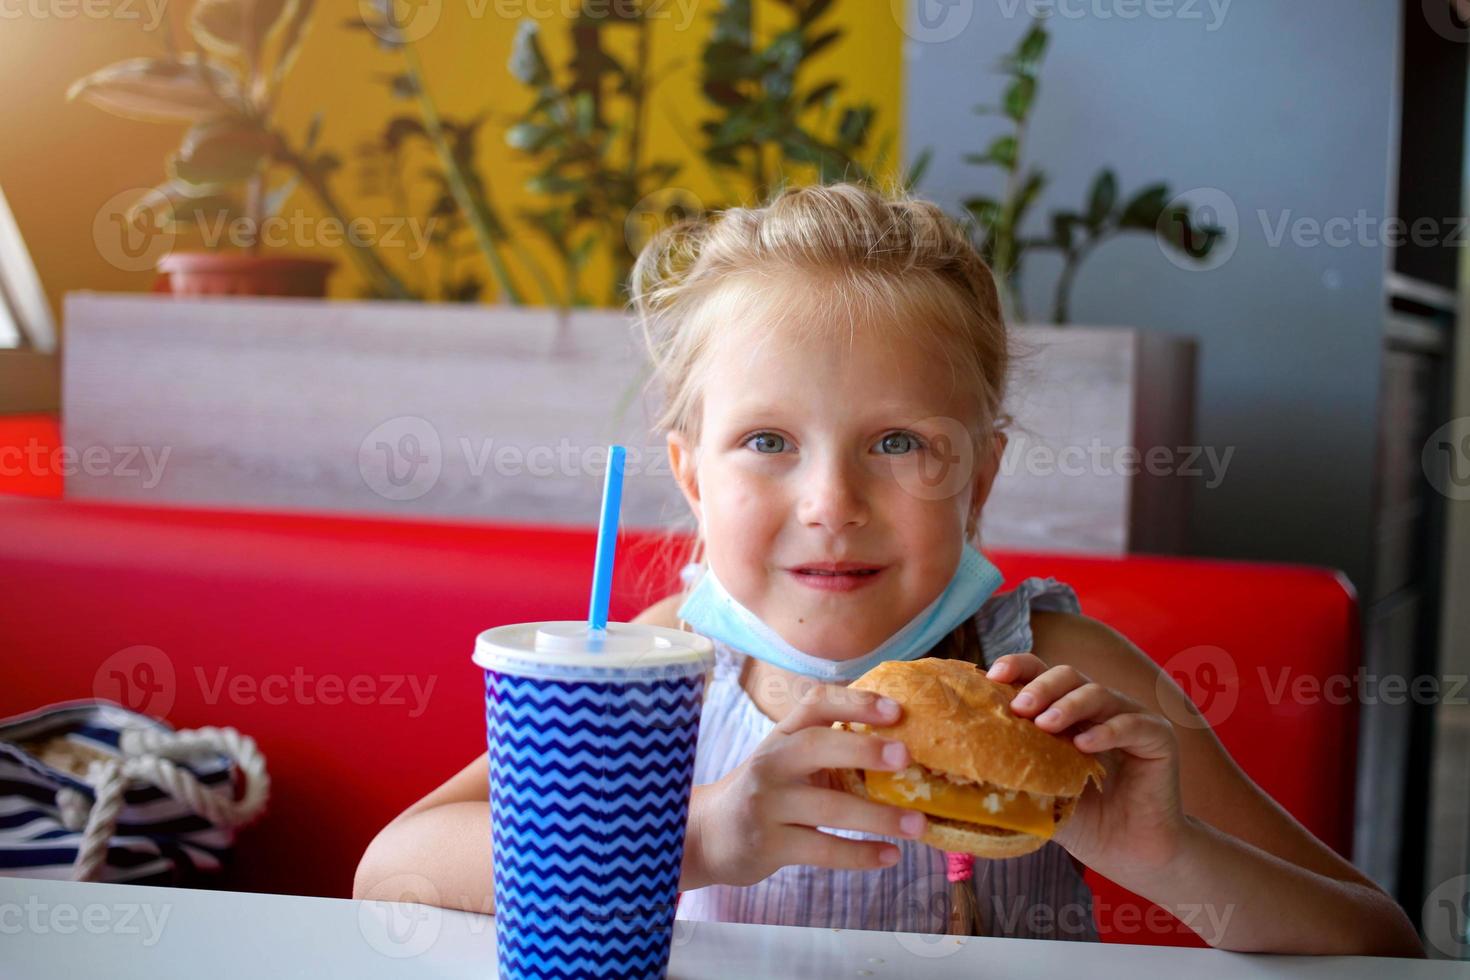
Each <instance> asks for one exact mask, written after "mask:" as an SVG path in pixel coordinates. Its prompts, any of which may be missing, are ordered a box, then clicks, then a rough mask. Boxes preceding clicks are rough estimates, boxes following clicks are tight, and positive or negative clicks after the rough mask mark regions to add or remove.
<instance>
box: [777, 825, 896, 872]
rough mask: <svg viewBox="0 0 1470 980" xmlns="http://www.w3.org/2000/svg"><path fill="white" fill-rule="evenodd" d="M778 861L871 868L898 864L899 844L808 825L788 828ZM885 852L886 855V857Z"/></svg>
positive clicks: (829, 866) (861, 868)
mask: <svg viewBox="0 0 1470 980" xmlns="http://www.w3.org/2000/svg"><path fill="white" fill-rule="evenodd" d="M786 832H787V834H789V835H790V836H789V837H788V838H787V840H788V843H787V845H786V847H784V848H783V851H784V852H785V853H784V854H782V855H781V858H780V860H781V863H782V864H783V865H784V864H814V865H816V866H817V867H821V868H843V869H847V870H856V871H870V870H876V869H878V868H886V867H889V866H890V865H893V864H897V863H898V847H897V845H895V844H890V843H888V842H887V841H881V840H851V839H849V838H847V837H838V836H837V835H836V834H829V833H827V832H825V831H821V830H813V829H812V828H810V827H787V828H786ZM884 855H889V859H886V860H885V857H884Z"/></svg>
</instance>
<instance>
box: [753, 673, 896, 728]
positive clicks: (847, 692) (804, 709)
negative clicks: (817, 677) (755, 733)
mask: <svg viewBox="0 0 1470 980" xmlns="http://www.w3.org/2000/svg"><path fill="white" fill-rule="evenodd" d="M796 698H797V701H798V704H797V706H796V707H795V708H793V709H792V710H791V711H790V712H789V713H787V715H786V717H785V718H782V719H781V720H780V721H779V722H777V723H776V728H775V730H776V731H778V732H782V733H784V734H788V735H790V734H794V733H795V732H799V731H801V730H802V729H804V728H812V727H818V726H819V727H822V728H827V727H829V726H831V724H832V723H833V722H834V721H860V722H863V723H864V724H867V725H892V724H894V723H896V722H897V721H898V718H899V715H901V714H902V713H903V708H902V706H901V705H899V703H898V702H897V701H894V700H893V699H892V698H885V697H880V696H878V695H876V694H874V693H873V692H872V691H864V690H863V689H861V688H856V687H842V686H840V685H837V684H823V683H820V682H818V683H813V684H810V685H808V686H806V687H804V688H799V689H798V690H797V694H796Z"/></svg>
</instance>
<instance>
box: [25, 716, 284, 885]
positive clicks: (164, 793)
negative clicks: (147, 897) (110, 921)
mask: <svg viewBox="0 0 1470 980" xmlns="http://www.w3.org/2000/svg"><path fill="white" fill-rule="evenodd" d="M236 770H238V771H239V772H240V774H241V777H242V782H243V784H244V786H243V790H244V791H243V793H242V794H241V796H240V798H239V799H238V800H237V799H236V798H235V795H236V794H235V777H234V773H235V771H236ZM269 792H270V780H269V777H268V776H267V774H266V769H265V760H264V759H263V758H262V756H261V755H260V753H259V751H257V749H256V747H255V742H254V741H253V740H251V739H250V738H248V737H246V736H243V735H241V734H240V733H239V732H237V731H235V730H234V729H233V728H199V729H190V730H185V731H174V730H173V729H172V728H170V727H169V726H168V725H165V724H164V723H162V722H160V721H157V720H155V719H153V718H150V717H148V716H147V715H142V714H139V713H138V712H136V711H130V710H128V709H127V708H124V707H123V706H121V705H119V704H114V703H113V702H111V701H100V700H79V701H65V702H62V703H60V704H54V705H49V706H47V707H45V708H41V709H38V710H36V711H31V712H27V713H26V714H23V715H16V716H14V717H12V718H7V719H3V720H0V875H9V876H14V877H21V878H60V879H72V880H76V881H111V882H135V883H144V884H154V885H194V884H199V883H200V882H201V879H202V878H203V876H204V874H205V873H211V872H216V871H218V870H219V869H220V867H221V864H222V862H223V861H224V860H225V859H226V858H227V857H228V856H229V851H230V848H231V846H232V845H233V843H234V836H235V830H236V828H238V827H241V826H243V825H244V824H246V823H248V822H249V821H250V820H252V819H254V818H255V817H256V816H257V815H258V814H259V813H260V812H261V811H262V810H263V809H264V807H265V802H266V798H267V796H268V795H269Z"/></svg>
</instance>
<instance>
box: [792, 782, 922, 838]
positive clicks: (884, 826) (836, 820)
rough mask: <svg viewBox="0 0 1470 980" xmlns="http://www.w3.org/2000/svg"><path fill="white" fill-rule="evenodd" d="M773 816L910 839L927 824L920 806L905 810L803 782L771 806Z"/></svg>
mask: <svg viewBox="0 0 1470 980" xmlns="http://www.w3.org/2000/svg"><path fill="white" fill-rule="evenodd" d="M771 817H772V818H773V819H775V820H777V821H779V822H781V823H788V824H796V825H797V826H802V827H839V828H841V829H843V830H861V831H863V832H864V833H869V834H882V835H883V836H884V837H906V838H909V839H914V838H918V837H922V836H923V835H924V828H925V827H926V826H927V825H928V821H927V819H926V818H925V816H924V815H923V814H922V813H920V812H919V811H918V810H905V809H904V808H903V807H897V806H889V805H888V804H886V803H876V802H874V801H873V800H865V799H862V798H861V797H857V796H853V795H852V794H851V793H846V792H843V791H842V790H834V789H818V788H817V787H815V786H810V787H808V786H802V787H798V788H797V789H796V790H795V791H794V792H791V793H786V794H783V795H782V797H781V801H780V804H779V805H778V806H776V807H775V808H773V809H772V811H771Z"/></svg>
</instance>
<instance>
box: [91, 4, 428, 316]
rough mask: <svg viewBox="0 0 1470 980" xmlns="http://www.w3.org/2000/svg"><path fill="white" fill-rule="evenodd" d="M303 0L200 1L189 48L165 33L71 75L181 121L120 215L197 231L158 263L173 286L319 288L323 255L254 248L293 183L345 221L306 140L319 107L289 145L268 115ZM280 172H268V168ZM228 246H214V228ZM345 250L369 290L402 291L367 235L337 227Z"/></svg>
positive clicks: (323, 166) (308, 9)
mask: <svg viewBox="0 0 1470 980" xmlns="http://www.w3.org/2000/svg"><path fill="white" fill-rule="evenodd" d="M312 10H313V0H199V2H197V3H196V4H195V5H194V7H193V9H192V11H191V12H190V17H189V34H190V35H191V38H192V40H193V42H194V45H195V50H193V51H186V52H180V51H178V49H177V46H176V44H174V43H172V39H170V44H169V54H167V55H166V56H164V57H161V58H131V59H128V60H126V61H121V62H118V63H116V64H113V65H109V66H108V67H106V68H103V69H101V70H99V71H96V72H93V73H92V74H90V75H88V76H86V77H85V78H82V79H80V80H78V81H77V82H75V83H74V84H73V85H72V86H71V88H70V89H69V90H68V92H67V98H68V99H82V100H85V101H87V102H90V103H92V104H93V105H95V106H97V107H98V108H101V109H104V110H106V111H108V112H111V113H114V114H116V115H119V116H124V117H127V118H134V119H142V120H147V121H151V122H164V123H187V124H188V126H189V128H188V130H187V131H186V132H185V133H184V137H183V140H182V141H181V143H180V146H179V149H178V151H177V152H175V153H174V154H172V155H171V156H170V157H169V160H168V163H167V179H166V180H165V181H164V182H163V183H161V184H159V185H158V186H157V187H154V188H152V189H151V190H149V191H148V192H147V193H145V194H144V195H143V196H142V198H141V199H140V200H139V201H138V202H137V203H136V204H135V205H133V207H132V208H131V209H130V210H129V213H128V215H127V220H128V221H129V222H130V223H132V224H133V225H134V226H135V227H137V228H139V229H143V228H145V227H148V226H151V227H153V228H167V229H168V230H170V231H174V232H177V231H180V230H183V229H185V228H189V227H194V228H197V229H200V230H201V231H203V232H204V236H205V239H206V244H210V245H214V246H216V247H215V248H214V250H211V251H204V252H177V253H173V254H170V255H167V256H165V257H164V259H163V260H162V261H160V262H159V264H158V267H159V269H160V271H161V272H163V273H164V274H165V275H166V277H167V285H168V288H169V290H170V291H172V292H174V293H186V294H250V295H277V296H323V295H325V293H326V278H327V274H328V273H329V272H330V271H331V269H332V268H333V266H334V263H333V262H332V261H331V260H329V259H321V258H311V257H305V256H291V255H262V254H261V245H262V229H263V228H264V227H266V223H267V222H269V221H272V220H273V219H276V218H277V217H278V216H279V213H280V210H281V207H282V206H283V205H284V204H285V202H286V199H287V198H289V197H290V196H291V194H292V192H293V191H294V190H295V189H296V188H297V187H298V186H304V187H306V188H307V189H308V190H309V191H310V192H311V193H312V194H313V195H314V196H315V197H316V199H317V201H318V202H319V203H320V204H321V205H322V207H323V209H324V210H325V211H326V212H327V214H328V216H329V219H330V220H333V221H335V222H337V223H338V226H339V227H341V228H347V227H348V225H349V222H348V220H347V218H346V217H345V216H344V215H343V213H342V210H341V208H340V207H339V205H338V203H337V201H336V199H335V197H334V196H333V194H332V192H331V189H330V187H329V186H328V178H329V177H330V175H331V173H332V172H333V171H334V170H335V169H337V167H338V166H340V161H339V160H338V159H337V157H336V156H335V155H334V154H332V153H330V152H318V151H317V150H316V144H317V139H318V137H319V135H320V132H321V117H320V115H318V116H316V117H314V118H313V119H312V122H311V124H310V126H309V127H308V130H307V132H306V134H305V137H304V139H303V140H302V142H301V144H300V146H299V147H298V146H294V145H293V144H292V142H291V141H290V140H289V139H288V138H287V137H286V136H285V134H283V133H282V132H281V131H280V129H279V128H278V127H277V125H276V121H275V114H276V109H277V106H278V101H279V98H280V95H281V89H282V85H283V83H284V81H285V78H286V76H287V74H288V73H289V71H290V69H291V66H292V64H293V63H294V62H295V59H296V57H297V55H298V54H299V53H300V50H301V43H302V40H303V38H304V36H305V33H306V30H307V28H308V26H309V24H310V21H311V15H312ZM277 174H279V175H280V176H279V177H277V176H276V175H277ZM225 238H227V239H228V247H219V246H220V245H221V239H225ZM343 240H344V243H345V246H346V248H347V249H348V255H349V256H351V258H352V260H353V261H354V263H356V265H357V266H358V268H359V270H360V271H361V272H362V274H363V275H364V277H365V278H366V279H367V280H368V282H369V284H370V285H371V287H372V289H373V290H374V292H375V293H376V294H377V295H380V296H384V297H389V298H406V297H408V296H409V295H410V294H409V291H408V290H407V289H406V288H405V287H404V285H403V283H402V282H401V281H400V280H399V279H398V277H397V276H396V275H395V274H394V273H393V272H392V271H391V270H389V269H388V268H387V266H385V265H384V264H383V262H382V260H381V259H380V257H379V256H378V254H377V253H376V252H375V251H374V249H373V248H372V247H371V246H370V245H369V244H367V243H365V242H362V241H359V240H357V239H356V238H355V237H354V236H350V235H349V236H344V239H343Z"/></svg>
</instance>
